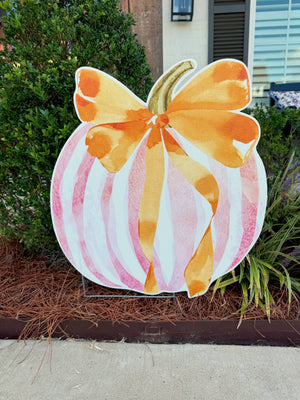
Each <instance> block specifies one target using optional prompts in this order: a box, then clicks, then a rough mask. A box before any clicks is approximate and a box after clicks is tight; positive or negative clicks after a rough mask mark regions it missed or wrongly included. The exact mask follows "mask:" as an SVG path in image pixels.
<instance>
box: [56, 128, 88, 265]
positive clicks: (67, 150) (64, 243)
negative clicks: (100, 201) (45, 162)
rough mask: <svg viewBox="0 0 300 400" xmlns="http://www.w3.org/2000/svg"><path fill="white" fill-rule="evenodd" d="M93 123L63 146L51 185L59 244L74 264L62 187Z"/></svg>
mask: <svg viewBox="0 0 300 400" xmlns="http://www.w3.org/2000/svg"><path fill="white" fill-rule="evenodd" d="M91 126H92V125H91V124H86V125H83V126H82V127H80V128H79V129H77V130H76V131H75V132H74V133H73V134H72V135H71V136H70V138H69V139H68V141H67V142H66V144H65V146H64V147H63V149H62V151H61V153H60V155H59V158H58V160H57V162H56V166H55V170H54V172H53V176H52V186H51V211H52V219H53V225H54V227H55V233H56V236H57V238H58V241H59V244H60V246H61V248H62V250H63V252H64V253H65V255H66V257H67V258H68V259H69V261H70V262H71V263H72V264H73V265H74V259H73V256H72V253H71V250H70V248H69V245H68V240H67V237H66V233H65V228H64V220H63V209H62V200H61V189H62V185H63V175H64V172H65V170H66V168H67V166H68V163H69V161H70V159H71V157H72V155H73V152H74V150H75V148H76V146H77V145H78V143H79V141H80V140H81V139H82V137H83V136H84V135H86V133H87V132H88V130H89V129H90V127H91Z"/></svg>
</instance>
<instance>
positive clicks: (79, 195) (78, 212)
mask: <svg viewBox="0 0 300 400" xmlns="http://www.w3.org/2000/svg"><path fill="white" fill-rule="evenodd" d="M95 161H96V162H98V160H97V159H96V158H95V157H93V156H91V155H90V154H89V153H88V152H86V153H85V156H84V158H83V160H82V161H81V163H80V166H79V168H78V171H77V180H76V182H75V186H74V192H73V198H72V212H73V216H74V220H75V223H76V227H77V234H78V237H79V242H80V249H81V253H82V257H83V259H84V262H85V264H86V267H87V268H88V269H89V271H90V272H91V273H92V274H94V276H95V277H96V278H97V279H99V280H100V281H101V283H103V284H104V285H106V286H110V287H111V286H113V287H116V285H115V284H113V283H112V282H111V281H110V280H108V279H107V278H106V277H105V276H104V275H102V274H101V273H100V272H99V271H98V270H97V268H96V266H95V265H94V262H93V260H92V258H91V257H90V255H89V252H88V249H87V245H86V242H85V238H84V222H83V203H84V196H85V189H86V184H87V180H88V177H89V173H90V170H91V168H92V166H93V164H94V162H95Z"/></svg>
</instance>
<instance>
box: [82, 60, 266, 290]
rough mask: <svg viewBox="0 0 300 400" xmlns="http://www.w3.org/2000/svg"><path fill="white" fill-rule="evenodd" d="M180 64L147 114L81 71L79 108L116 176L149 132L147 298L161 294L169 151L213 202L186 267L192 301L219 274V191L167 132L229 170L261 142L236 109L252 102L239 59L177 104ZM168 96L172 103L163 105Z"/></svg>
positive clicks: (144, 236) (144, 228)
mask: <svg viewBox="0 0 300 400" xmlns="http://www.w3.org/2000/svg"><path fill="white" fill-rule="evenodd" d="M185 63H187V62H185ZM180 65H182V63H181V64H179V65H178V66H175V67H174V68H173V70H171V72H168V73H167V74H165V75H164V76H163V77H162V78H161V79H160V80H159V81H158V83H156V85H155V86H154V88H155V90H152V91H151V93H150V99H149V101H148V109H147V107H146V105H145V104H144V103H143V102H142V101H141V100H140V99H138V98H137V97H136V96H135V95H134V94H133V93H131V92H130V91H129V90H128V89H127V88H126V87H125V86H123V85H122V84H121V83H120V82H118V81H116V80H115V79H113V78H111V77H110V76H109V75H107V74H105V73H104V72H101V71H99V70H95V69H92V68H80V69H79V70H78V71H77V73H76V83H77V86H76V91H75V105H76V110H77V113H78V116H79V118H80V119H81V120H82V121H84V122H90V123H93V124H95V125H96V126H94V127H92V128H91V129H90V130H89V132H88V134H87V137H86V144H87V146H88V152H89V153H90V154H91V155H92V156H95V157H97V158H98V159H99V160H100V162H101V163H102V165H103V166H104V167H105V168H106V169H107V171H109V172H111V173H116V172H118V171H119V170H120V169H121V168H122V167H123V165H124V164H125V163H126V161H127V160H128V159H129V157H130V156H131V154H132V153H133V152H134V150H135V149H136V147H137V146H138V145H139V143H140V142H141V140H142V139H143V137H144V136H145V134H147V135H148V139H147V147H146V155H145V157H146V160H145V161H146V177H145V183H144V191H143V195H142V199H141V204H140V209H139V238H140V243H141V246H142V248H143V251H144V254H145V256H146V257H147V259H148V260H149V262H150V266H149V270H148V275H147V279H146V282H145V287H144V290H145V292H146V293H152V294H153V293H157V292H159V291H160V288H159V286H158V284H157V281H156V279H155V274H154V268H153V245H154V239H155V234H156V229H157V223H158V218H159V209H160V198H161V192H162V187H163V181H164V168H165V167H164V148H165V149H166V151H167V153H168V155H169V157H170V159H171V160H172V162H173V163H174V165H175V166H176V168H177V169H178V170H179V171H180V172H181V174H182V175H183V176H184V177H185V179H186V180H187V181H188V182H189V183H190V184H191V185H193V187H194V188H195V189H196V190H197V191H198V193H199V194H200V195H202V196H204V198H205V199H206V200H207V201H208V202H209V203H210V205H211V209H212V217H211V220H210V223H209V226H208V228H207V230H206V232H205V234H204V236H203V238H202V240H201V242H200V244H199V246H198V248H197V249H196V251H195V253H194V255H193V257H192V259H191V260H190V262H189V264H188V265H187V267H186V269H185V282H186V284H187V287H188V290H189V295H190V296H191V297H192V296H195V295H197V294H200V293H203V292H204V291H205V290H206V289H207V287H208V285H209V282H210V279H211V276H212V271H213V243H212V234H211V223H212V220H213V217H214V215H215V213H216V210H217V205H218V199H219V188H218V185H217V182H216V180H215V178H214V177H213V175H212V174H211V172H210V171H209V170H208V169H206V168H205V167H204V166H203V165H201V164H199V163H198V162H196V161H194V160H193V159H191V158H190V157H189V156H188V155H187V153H186V152H185V151H184V149H183V148H182V147H181V146H180V144H179V143H178V141H177V140H176V139H175V138H174V137H173V136H172V134H171V130H168V127H172V128H174V129H175V130H176V131H177V132H178V133H180V134H181V135H182V136H183V137H184V138H185V139H187V140H188V141H189V142H190V143H192V144H193V145H194V146H196V147H197V148H198V149H199V150H201V151H202V152H203V153H205V154H207V155H208V156H210V157H212V158H214V159H215V160H217V161H219V162H220V163H222V164H224V165H225V166H227V167H231V168H237V167H241V166H242V165H243V164H244V163H245V162H246V161H247V160H248V158H249V155H250V153H251V151H252V149H253V147H254V146H255V144H256V142H257V141H258V137H259V126H258V124H257V122H256V121H255V120H254V119H252V118H251V117H248V116H247V115H244V114H240V113H238V112H235V111H232V110H240V109H242V108H244V107H245V106H246V105H247V104H248V103H249V102H250V83H249V77H248V73H247V69H246V68H245V66H244V64H242V63H241V62H238V61H234V60H223V61H219V62H216V63H213V64H211V65H210V66H208V67H207V68H206V69H205V70H204V71H202V72H200V73H199V74H198V75H196V76H195V77H194V78H193V79H192V80H191V81H190V82H189V83H188V84H187V85H186V86H185V87H184V88H183V89H182V90H181V91H180V92H179V93H178V94H177V95H176V96H175V98H174V99H173V100H172V101H170V100H171V99H170V96H171V94H170V93H171V89H170V88H172V89H173V87H174V85H175V83H176V82H177V81H176V79H177V80H178V76H179V78H181V76H182V73H181V75H180V74H177V78H176V79H173V80H172V74H173V75H174V72H172V71H177V70H178V67H179V66H180ZM190 65H191V62H190ZM190 68H191V67H190V66H189V67H188V68H187V69H190ZM175 75H176V74H175ZM170 82H171V84H170ZM172 82H173V83H172ZM172 85H173V86H172ZM162 87H164V90H165V92H166V93H167V95H165V96H161V95H160V93H159V92H162ZM166 88H167V91H166ZM154 93H156V94H155V95H154ZM167 97H168V98H169V100H167V101H165V103H164V100H165V99H166V98H167ZM160 102H161V103H162V104H163V105H160ZM158 111H160V112H158Z"/></svg>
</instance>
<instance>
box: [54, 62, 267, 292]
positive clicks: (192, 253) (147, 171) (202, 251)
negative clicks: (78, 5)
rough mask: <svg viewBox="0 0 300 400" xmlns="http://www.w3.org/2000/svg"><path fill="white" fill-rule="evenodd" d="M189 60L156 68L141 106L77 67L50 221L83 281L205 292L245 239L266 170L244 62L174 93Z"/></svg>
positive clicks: (261, 204)
mask: <svg viewBox="0 0 300 400" xmlns="http://www.w3.org/2000/svg"><path fill="white" fill-rule="evenodd" d="M194 67H195V64H194V62H193V61H191V60H187V61H183V62H180V63H179V64H177V65H175V66H174V67H173V68H171V69H170V70H169V71H167V72H166V73H165V74H164V75H163V76H162V77H161V78H160V79H159V80H158V82H157V83H156V84H155V85H154V87H153V88H152V90H151V92H150V94H149V98H148V101H147V104H145V103H144V102H143V101H141V100H140V99H139V98H137V97H136V96H135V95H134V94H133V93H132V92H130V91H129V90H128V89H127V88H126V87H125V86H123V85H122V84H121V83H120V82H118V81H117V80H115V79H114V78H112V77H111V76H109V75H107V74H106V73H104V72H102V71H99V70H96V69H93V68H89V67H83V68H80V69H79V70H78V71H77V72H76V90H75V94H74V102H75V107H76V111H77V114H78V117H79V118H80V120H81V121H82V123H81V125H80V126H79V127H78V129H77V130H76V131H75V132H74V133H73V134H72V135H71V136H70V138H69V139H68V141H67V143H66V144H65V146H64V148H63V149H62V151H61V154H60V156H59V158H58V160H57V164H56V166H55V169H54V172H53V179H52V186H51V211H52V219H53V225H54V229H55V232H56V235H57V238H58V241H59V243H60V246H61V248H62V250H63V251H64V253H65V255H66V256H67V258H68V259H69V260H70V262H71V263H72V264H73V265H74V267H75V268H77V269H78V270H79V271H80V272H81V273H82V274H83V275H84V276H85V277H86V278H88V279H90V280H91V281H94V282H96V283H99V284H101V285H104V286H108V287H112V288H124V289H131V290H135V291H138V292H141V293H147V294H157V293H160V292H178V291H187V292H188V295H189V297H194V296H197V295H201V294H203V293H205V292H206V291H207V289H208V287H209V285H210V284H211V283H212V282H213V281H214V280H216V279H217V278H218V277H220V276H222V275H223V274H225V273H227V272H228V271H230V270H232V269H233V268H234V267H235V266H236V265H238V264H239V263H240V262H241V260H242V259H243V258H244V257H245V255H246V254H247V253H248V251H249V250H250V249H251V247H252V246H253V244H254V243H255V241H256V239H257V237H258V235H259V233H260V230H261V227H262V223H263V219H264V213H265V206H266V176H265V171H264V167H263V164H262V161H261V159H260V157H259V155H258V154H257V151H256V144H257V142H258V139H259V132H260V129H259V125H258V123H257V121H256V120H255V119H254V118H252V117H250V116H248V115H245V114H242V113H240V112H239V111H240V110H241V109H243V108H244V107H246V106H247V105H248V104H249V103H250V101H251V87H250V80H249V75H248V71H247V68H246V67H245V65H244V64H243V63H241V62H240V61H236V60H232V59H225V60H221V61H217V62H215V63H213V64H210V65H209V66H207V67H206V68H205V69H204V70H202V71H200V72H199V73H198V74H196V76H194V77H193V78H192V79H191V80H190V81H189V82H188V83H187V84H186V85H185V86H184V87H183V88H182V89H181V90H180V91H178V92H177V94H175V95H173V93H174V91H175V87H176V85H177V83H178V82H179V80H181V78H182V77H183V76H184V75H185V74H186V73H187V72H190V71H191V70H192V69H194Z"/></svg>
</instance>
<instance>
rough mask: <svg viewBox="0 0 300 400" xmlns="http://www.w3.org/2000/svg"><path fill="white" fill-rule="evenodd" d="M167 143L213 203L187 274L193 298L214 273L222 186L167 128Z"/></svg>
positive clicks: (182, 169)
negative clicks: (213, 225)
mask: <svg viewBox="0 0 300 400" xmlns="http://www.w3.org/2000/svg"><path fill="white" fill-rule="evenodd" d="M164 143H165V146H166V149H167V152H168V155H169V157H170V159H171V160H172V162H173V163H174V165H175V166H176V168H177V169H178V170H179V171H180V172H181V174H182V175H183V176H184V177H185V179H186V180H187V181H188V182H189V183H190V184H191V185H192V186H193V187H194V188H195V189H196V190H197V192H198V193H199V194H201V195H202V196H203V197H204V198H205V199H206V200H207V201H208V202H209V204H210V206H211V209H212V214H213V215H212V217H211V219H210V222H209V225H208V227H207V229H206V231H205V233H204V235H203V237H202V239H201V241H200V243H199V245H198V247H197V249H196V251H195V253H194V255H193V257H192V259H191V260H190V261H189V263H188V265H187V267H186V269H185V273H184V278H185V282H186V285H187V287H188V291H189V295H190V297H193V296H195V295H197V294H200V293H203V292H204V291H205V290H206V289H207V287H208V286H209V283H210V280H211V276H212V273H213V263H214V256H213V243H212V234H211V223H212V220H213V217H214V216H215V213H216V210H217V205H218V199H219V188H218V184H217V182H216V180H215V178H214V176H213V175H212V173H211V172H210V171H209V170H208V169H207V168H205V167H204V166H203V165H201V164H199V163H198V162H197V161H195V160H193V159H191V158H190V157H189V156H188V155H187V154H186V152H185V151H184V150H183V149H182V148H181V147H180V146H179V144H178V143H177V142H176V140H175V139H174V138H173V137H172V136H171V135H170V133H169V132H168V131H166V130H164Z"/></svg>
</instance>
